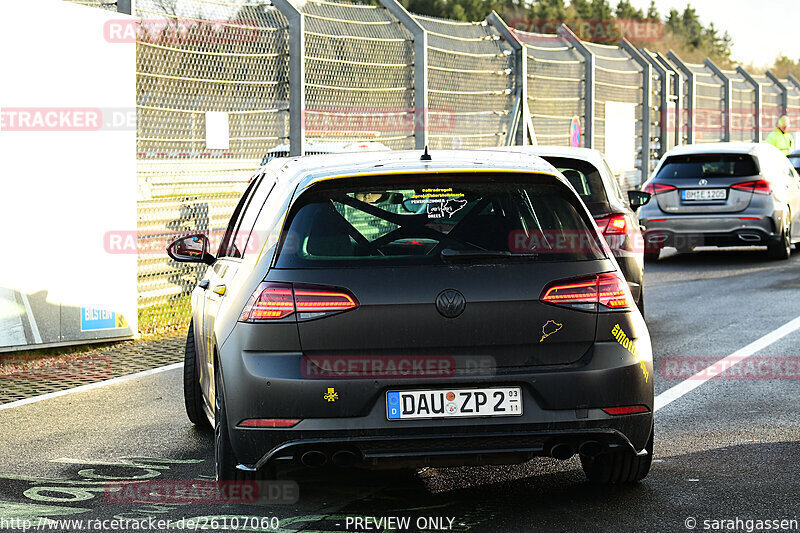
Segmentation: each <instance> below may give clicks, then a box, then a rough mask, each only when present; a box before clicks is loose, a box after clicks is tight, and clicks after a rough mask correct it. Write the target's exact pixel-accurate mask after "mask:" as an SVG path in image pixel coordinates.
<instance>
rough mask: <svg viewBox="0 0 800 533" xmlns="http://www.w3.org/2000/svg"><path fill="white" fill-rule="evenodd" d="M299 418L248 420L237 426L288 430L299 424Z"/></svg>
mask: <svg viewBox="0 0 800 533" xmlns="http://www.w3.org/2000/svg"><path fill="white" fill-rule="evenodd" d="M300 420H301V419H299V418H250V419H248V420H244V421H242V422H241V423H240V424H239V427H243V428H290V427H292V426H296V425H297V424H299V423H300Z"/></svg>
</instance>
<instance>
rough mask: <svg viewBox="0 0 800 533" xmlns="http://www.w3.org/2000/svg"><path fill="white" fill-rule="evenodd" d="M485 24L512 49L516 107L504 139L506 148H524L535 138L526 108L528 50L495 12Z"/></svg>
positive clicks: (488, 17)
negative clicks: (516, 146)
mask: <svg viewBox="0 0 800 533" xmlns="http://www.w3.org/2000/svg"><path fill="white" fill-rule="evenodd" d="M486 23H487V24H488V25H489V26H491V27H492V28H493V29H494V30H495V31H496V32H497V33H498V35H500V38H501V39H503V40H504V41H506V42H507V43H508V44H509V45H510V46H511V47H512V48H513V49H514V85H515V86H516V89H517V105H515V106H514V116H513V117H511V128H510V129H509V131H508V135H507V137H506V146H510V145H512V144H517V145H521V146H525V145H527V144H528V139H531V140H533V139H535V138H536V135H535V133H534V130H533V121H532V120H531V113H530V108H529V107H528V48H527V47H526V46H525V44H524V43H523V42H522V41H520V40H519V38H517V36H516V35H515V34H514V32H512V31H511V29H510V28H509V27H508V25H507V24H506V23H505V21H504V20H503V19H502V18H501V17H500V15H498V14H497V13H496V12H494V11H492V12H491V13H489V15H488V16H487V17H486Z"/></svg>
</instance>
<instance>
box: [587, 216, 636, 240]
mask: <svg viewBox="0 0 800 533" xmlns="http://www.w3.org/2000/svg"><path fill="white" fill-rule="evenodd" d="M595 222H596V223H597V227H598V228H600V231H602V232H603V234H604V235H625V234H626V233H628V229H630V224H628V219H627V218H626V217H625V215H622V214H619V215H610V216H607V217H603V218H598V219H596V220H595Z"/></svg>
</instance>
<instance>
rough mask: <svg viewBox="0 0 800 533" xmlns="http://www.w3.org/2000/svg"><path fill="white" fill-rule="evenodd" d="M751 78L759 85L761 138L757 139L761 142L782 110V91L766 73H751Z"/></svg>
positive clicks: (773, 125)
mask: <svg viewBox="0 0 800 533" xmlns="http://www.w3.org/2000/svg"><path fill="white" fill-rule="evenodd" d="M753 79H754V80H755V81H756V82H757V83H758V84H759V85H760V86H761V106H762V107H761V120H760V122H761V138H760V139H759V141H761V142H763V141H764V140H766V138H767V135H769V133H770V132H771V131H772V129H773V128H774V127H775V121H776V120H777V119H778V117H779V116H780V114H781V113H782V112H783V92H782V91H781V89H780V87H779V86H778V85H777V84H775V83H774V82H773V81H772V80H771V79H770V78H769V76H767V75H766V74H753Z"/></svg>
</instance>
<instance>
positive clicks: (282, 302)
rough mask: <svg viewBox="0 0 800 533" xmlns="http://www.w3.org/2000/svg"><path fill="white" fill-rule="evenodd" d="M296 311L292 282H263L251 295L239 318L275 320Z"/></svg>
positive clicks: (246, 320) (244, 319)
mask: <svg viewBox="0 0 800 533" xmlns="http://www.w3.org/2000/svg"><path fill="white" fill-rule="evenodd" d="M292 313H294V298H293V297H292V285H291V283H268V282H264V283H261V284H260V285H259V286H258V288H257V289H256V290H255V292H253V295H252V296H250V299H249V300H248V301H247V304H246V305H245V306H244V309H243V310H242V315H241V316H240V317H239V320H241V321H243V322H253V321H256V320H275V319H278V318H283V317H287V316H289V315H291V314H292Z"/></svg>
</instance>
